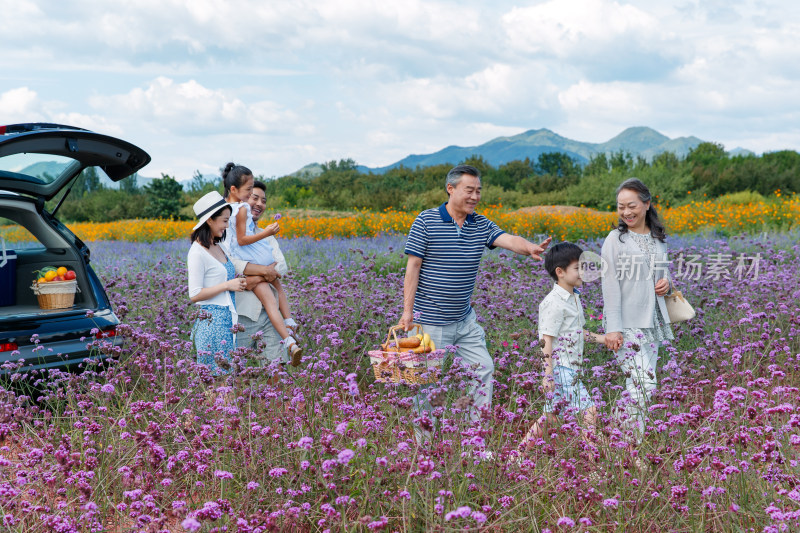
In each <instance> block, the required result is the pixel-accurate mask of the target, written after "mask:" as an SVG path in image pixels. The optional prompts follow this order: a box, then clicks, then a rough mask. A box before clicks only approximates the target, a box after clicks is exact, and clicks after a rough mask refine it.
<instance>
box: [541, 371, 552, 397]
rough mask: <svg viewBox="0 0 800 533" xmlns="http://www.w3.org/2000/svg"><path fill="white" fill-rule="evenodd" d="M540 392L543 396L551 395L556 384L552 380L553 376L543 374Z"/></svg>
mask: <svg viewBox="0 0 800 533" xmlns="http://www.w3.org/2000/svg"><path fill="white" fill-rule="evenodd" d="M541 388H542V392H543V393H545V394H548V393H551V392H553V391H554V390H556V382H555V380H554V379H553V374H545V376H544V377H543V378H542V387H541Z"/></svg>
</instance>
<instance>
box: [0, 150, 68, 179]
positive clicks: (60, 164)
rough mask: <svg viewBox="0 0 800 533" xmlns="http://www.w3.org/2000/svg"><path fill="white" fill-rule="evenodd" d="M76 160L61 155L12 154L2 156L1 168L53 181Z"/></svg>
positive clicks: (0, 160)
mask: <svg viewBox="0 0 800 533" xmlns="http://www.w3.org/2000/svg"><path fill="white" fill-rule="evenodd" d="M74 161H75V160H74V159H72V158H69V157H63V156H59V155H49V154H11V155H7V156H5V157H0V170H5V171H7V172H16V173H18V174H25V175H27V176H33V177H34V178H37V179H39V180H41V181H42V182H44V183H51V182H52V181H53V180H55V179H56V178H57V177H58V176H59V175H61V173H62V172H64V169H65V168H67V166H68V165H70V164H71V163H73V162H74Z"/></svg>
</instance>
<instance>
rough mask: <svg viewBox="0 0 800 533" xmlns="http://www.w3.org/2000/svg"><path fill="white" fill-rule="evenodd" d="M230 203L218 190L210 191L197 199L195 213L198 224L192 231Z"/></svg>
mask: <svg viewBox="0 0 800 533" xmlns="http://www.w3.org/2000/svg"><path fill="white" fill-rule="evenodd" d="M226 205H228V202H226V201H225V198H223V197H222V195H221V194H220V193H218V192H217V191H211V192H210V193H208V194H206V195H204V196H203V197H202V198H200V199H199V200H197V201H196V202H195V203H194V207H193V209H194V214H195V215H197V219H198V220H197V225H196V226H195V227H193V228H192V231H194V230H196V229H197V228H199V227H200V226H202V225H203V223H204V222H205V221H206V220H208V219H209V218H211V216H212V215H214V213H216V212H217V211H219V210H220V209H221V208H223V207H225V206H226Z"/></svg>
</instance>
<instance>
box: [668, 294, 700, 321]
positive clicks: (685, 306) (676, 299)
mask: <svg viewBox="0 0 800 533" xmlns="http://www.w3.org/2000/svg"><path fill="white" fill-rule="evenodd" d="M664 301H665V302H666V304H667V314H668V315H669V321H670V323H672V324H677V323H678V322H686V321H687V320H691V319H693V318H694V317H695V316H696V315H697V313H696V312H695V310H694V307H692V304H690V303H689V302H688V301H686V298H684V297H683V293H681V291H673V292H672V294H670V295H667V296H664Z"/></svg>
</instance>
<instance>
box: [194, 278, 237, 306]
mask: <svg viewBox="0 0 800 533" xmlns="http://www.w3.org/2000/svg"><path fill="white" fill-rule="evenodd" d="M245 285H246V281H245V279H244V278H233V279H229V280H228V281H223V282H222V283H219V284H217V285H214V286H212V287H204V288H202V289H200V291H199V292H198V293H197V294H195V295H194V296H192V297H191V298H190V299H191V300H192V303H197V302H202V301H204V300H210V299H211V298H213V297H214V296H216V295H217V294H220V293H223V292H225V291H236V292H240V291H243V290H244V288H245Z"/></svg>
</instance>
